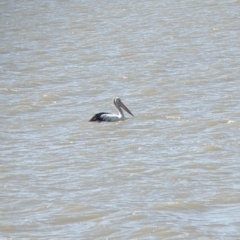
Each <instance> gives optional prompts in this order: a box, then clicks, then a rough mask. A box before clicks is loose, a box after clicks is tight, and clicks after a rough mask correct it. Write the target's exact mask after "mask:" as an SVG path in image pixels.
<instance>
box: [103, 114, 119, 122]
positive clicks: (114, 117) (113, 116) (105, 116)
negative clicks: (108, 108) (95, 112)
mask: <svg viewBox="0 0 240 240" xmlns="http://www.w3.org/2000/svg"><path fill="white" fill-rule="evenodd" d="M100 118H101V119H102V121H105V122H117V121H119V120H120V119H119V116H118V115H116V114H112V113H107V114H102V115H101V116H100Z"/></svg>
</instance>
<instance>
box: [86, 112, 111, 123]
mask: <svg viewBox="0 0 240 240" xmlns="http://www.w3.org/2000/svg"><path fill="white" fill-rule="evenodd" d="M103 114H109V113H107V112H100V113H97V114H95V115H94V116H93V117H92V118H91V119H90V120H89V122H102V121H104V119H103V118H102V117H101V116H102V115H103Z"/></svg>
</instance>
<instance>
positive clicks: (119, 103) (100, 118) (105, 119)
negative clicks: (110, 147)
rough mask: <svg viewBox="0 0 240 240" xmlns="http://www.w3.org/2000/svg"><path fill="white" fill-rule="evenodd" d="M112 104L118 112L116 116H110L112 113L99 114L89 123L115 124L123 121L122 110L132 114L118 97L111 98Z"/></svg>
mask: <svg viewBox="0 0 240 240" xmlns="http://www.w3.org/2000/svg"><path fill="white" fill-rule="evenodd" d="M113 104H114V105H115V107H116V108H117V110H118V115H117V114H112V113H107V112H100V113H97V114H95V115H94V116H93V117H92V118H91V119H90V120H89V122H95V121H97V122H117V121H122V120H124V119H125V117H124V113H123V110H122V109H124V110H125V111H126V112H128V113H129V114H131V115H132V116H133V114H132V113H131V112H130V110H129V109H128V108H127V107H126V106H125V105H124V104H123V103H122V101H121V99H120V98H119V97H115V98H113Z"/></svg>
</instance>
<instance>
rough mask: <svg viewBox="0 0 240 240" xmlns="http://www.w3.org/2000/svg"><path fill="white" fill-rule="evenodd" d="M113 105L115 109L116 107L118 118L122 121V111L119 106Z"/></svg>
mask: <svg viewBox="0 0 240 240" xmlns="http://www.w3.org/2000/svg"><path fill="white" fill-rule="evenodd" d="M114 105H115V107H116V108H117V110H118V116H119V118H120V119H123V118H124V113H123V110H122V109H121V108H120V107H119V106H117V105H116V104H115V103H114Z"/></svg>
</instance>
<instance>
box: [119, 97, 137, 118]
mask: <svg viewBox="0 0 240 240" xmlns="http://www.w3.org/2000/svg"><path fill="white" fill-rule="evenodd" d="M120 107H121V108H123V109H124V110H125V111H126V112H128V113H129V114H130V115H132V116H133V117H134V115H133V114H132V113H131V112H130V110H129V109H128V108H127V107H126V106H125V105H124V104H123V103H122V101H121V102H120Z"/></svg>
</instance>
